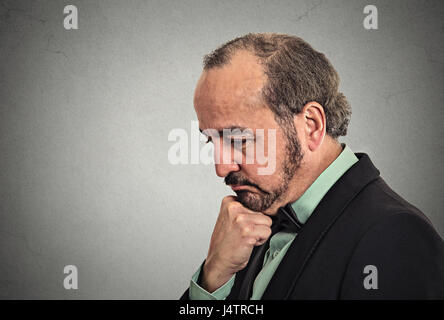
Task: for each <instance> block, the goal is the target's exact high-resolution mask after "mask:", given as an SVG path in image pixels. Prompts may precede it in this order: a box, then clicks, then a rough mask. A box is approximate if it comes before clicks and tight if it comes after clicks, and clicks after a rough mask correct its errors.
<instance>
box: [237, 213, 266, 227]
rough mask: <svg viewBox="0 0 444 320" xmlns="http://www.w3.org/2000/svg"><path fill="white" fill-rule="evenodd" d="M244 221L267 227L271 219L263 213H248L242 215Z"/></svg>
mask: <svg viewBox="0 0 444 320" xmlns="http://www.w3.org/2000/svg"><path fill="white" fill-rule="evenodd" d="M243 220H244V222H246V223H253V224H256V225H264V226H267V227H271V225H272V223H273V220H271V218H270V217H269V216H267V215H265V214H263V213H248V214H245V215H244V219H243Z"/></svg>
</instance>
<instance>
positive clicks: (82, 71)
mask: <svg viewBox="0 0 444 320" xmlns="http://www.w3.org/2000/svg"><path fill="white" fill-rule="evenodd" d="M67 4H74V5H76V6H77V8H78V10H79V29H78V30H70V31H66V30H65V29H64V28H63V18H64V16H63V8H64V6H65V5H67ZM367 4H374V5H376V6H377V8H378V10H379V29H378V30H373V31H369V30H365V29H364V28H363V24H362V22H363V19H364V14H363V8H364V6H365V5H367ZM443 4H444V3H443V2H442V1H438V0H437V1H378V0H376V1H371V2H368V1H356V0H353V1H352V0H350V1H339V0H336V1H331V0H329V1H325V0H324V1H295V0H291V1H177V2H170V1H149V2H148V1H135V0H133V1H0V244H1V245H0V298H42V299H46V298H60V299H78V298H84V299H91V298H97V299H102V298H112V299H114V298H122V299H127V298H135V299H139V298H140V299H162V298H170V299H175V298H177V297H179V296H180V294H181V293H182V291H183V290H184V289H185V288H186V287H187V285H188V282H189V279H190V276H191V275H192V273H193V272H194V271H195V270H196V268H197V267H198V266H199V264H200V263H201V261H202V259H204V258H205V255H206V252H207V248H208V242H209V239H210V235H211V232H212V228H213V225H214V222H215V219H216V217H217V214H218V209H219V205H220V200H221V198H222V197H223V196H225V195H227V194H228V193H229V189H228V188H227V187H226V186H225V185H224V184H223V182H222V180H221V179H220V178H218V177H216V175H215V173H214V168H213V167H212V166H205V165H182V166H174V165H171V164H169V162H168V156H167V155H168V149H169V148H170V146H171V145H172V142H168V139H167V137H168V133H169V132H170V130H171V129H173V128H184V129H186V130H187V131H188V132H189V130H190V129H189V128H190V120H195V119H196V116H195V114H194V110H193V107H192V97H193V90H194V86H195V83H196V81H197V79H198V76H199V74H200V71H201V58H202V56H203V55H204V54H205V53H207V52H209V51H210V50H212V49H214V48H215V47H217V46H218V45H219V44H221V43H222V42H225V41H227V40H229V39H232V38H234V37H235V36H239V35H242V34H244V33H247V32H266V31H269V32H283V33H290V34H295V35H298V36H301V37H302V38H304V39H305V40H307V41H308V42H310V43H311V44H312V45H313V46H314V47H315V48H316V49H318V50H320V51H322V52H324V53H325V54H326V55H327V57H329V58H330V60H331V61H332V63H333V65H334V66H335V67H336V69H337V70H338V72H339V74H340V76H341V79H342V86H341V88H342V91H343V92H344V93H345V94H346V95H347V96H348V98H349V100H350V102H351V104H352V107H353V116H352V121H351V125H350V130H349V134H348V136H347V137H346V138H344V139H342V141H343V142H346V143H348V144H349V145H350V147H351V148H352V150H354V151H355V152H358V151H364V152H367V153H368V154H369V155H370V157H371V158H372V160H373V161H374V163H375V164H376V166H377V167H378V168H379V169H380V171H381V174H382V176H383V177H384V178H385V179H386V181H387V182H388V183H389V184H390V185H391V186H392V187H393V188H394V189H395V190H396V191H397V192H398V193H400V194H401V195H402V196H404V197H405V198H406V199H407V200H408V201H410V202H411V203H413V204H414V205H416V206H417V207H419V208H420V209H421V210H423V211H424V212H425V213H426V215H427V216H428V217H429V218H430V219H431V220H432V221H433V223H434V225H435V227H436V228H437V229H438V230H439V232H440V233H441V235H442V234H444V217H443V209H444V197H443V196H442V190H444V182H443V181H444V180H443V176H442V175H443V171H444V161H443V150H444V142H443V138H442V137H443V133H444V132H443V125H442V123H443V121H444V113H443V106H442V101H443V100H444V90H443V88H442V83H443V80H444V68H443V56H444V40H443V37H442V33H443V31H444V22H443V19H442V17H443V16H444V5H443ZM68 264H74V265H76V266H77V267H78V270H79V289H78V290H65V289H64V288H63V285H62V283H63V278H64V274H63V267H64V266H65V265H68Z"/></svg>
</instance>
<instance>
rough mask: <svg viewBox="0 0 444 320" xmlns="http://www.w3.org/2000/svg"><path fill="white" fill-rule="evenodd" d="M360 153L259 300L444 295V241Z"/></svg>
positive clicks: (237, 283)
mask: <svg viewBox="0 0 444 320" xmlns="http://www.w3.org/2000/svg"><path fill="white" fill-rule="evenodd" d="M356 156H357V157H358V159H359V161H358V162H357V163H355V164H354V165H353V166H352V167H351V168H350V169H349V170H348V171H347V172H346V173H345V174H344V175H343V176H342V177H341V178H340V179H339V180H338V181H337V182H336V183H335V184H334V185H333V187H332V188H331V189H330V190H329V191H328V193H327V194H326V195H325V196H324V198H323V199H322V201H321V202H320V203H319V205H318V206H317V207H316V209H315V210H314V212H313V213H312V215H311V216H310V218H309V219H308V220H307V222H306V223H305V225H304V227H303V228H302V229H301V231H300V232H299V234H298V235H297V237H296V238H295V240H294V241H293V243H292V244H291V246H290V248H289V250H288V251H287V253H286V255H285V257H284V258H283V260H282V261H281V263H280V265H279V267H278V268H277V270H276V272H275V274H274V276H273V277H272V279H271V281H270V282H269V284H268V287H267V288H266V290H265V292H264V294H263V296H262V299H444V243H443V240H442V239H441V238H440V236H439V235H438V233H437V232H436V231H435V230H434V228H433V227H432V225H431V223H430V222H429V220H428V219H427V218H426V217H425V216H424V214H423V213H422V212H421V211H419V210H418V209H417V208H416V207H414V206H413V205H411V204H410V203H408V202H407V201H405V200H404V199H403V198H401V197H400V196H399V195H398V194H396V193H395V192H394V191H393V190H392V189H391V188H390V187H389V186H388V185H387V184H386V183H385V182H384V180H383V179H382V178H381V177H380V175H379V171H378V169H376V168H375V166H374V165H373V163H372V162H371V160H370V158H369V157H368V156H367V154H365V153H356ZM258 250H259V247H256V248H255V249H254V250H253V253H252V257H251V258H250V262H251V261H252V259H253V257H254V256H255V254H257V252H258ZM366 266H374V267H370V268H372V270H371V271H368V270H365V268H366ZM249 267H250V263H249V264H248V265H247V267H246V268H245V269H243V270H241V271H239V272H238V273H237V274H236V278H235V283H234V285H233V288H232V290H231V293H230V295H229V296H228V297H227V300H231V299H239V290H240V287H241V285H242V282H243V281H244V278H245V273H246V272H247V270H248V268H249ZM364 271H365V273H364ZM375 271H376V272H375ZM368 276H371V278H372V281H371V283H372V284H373V286H372V287H373V288H370V289H369V288H368V286H367V288H366V286H365V285H364V282H365V281H368V280H369V278H367V279H366V277H368ZM375 277H376V278H375ZM375 279H376V281H375ZM181 299H188V290H187V291H186V292H185V293H184V294H183V296H182V298H181Z"/></svg>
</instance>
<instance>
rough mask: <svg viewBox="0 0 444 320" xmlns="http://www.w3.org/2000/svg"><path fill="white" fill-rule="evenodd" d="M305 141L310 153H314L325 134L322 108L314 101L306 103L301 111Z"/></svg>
mask: <svg viewBox="0 0 444 320" xmlns="http://www.w3.org/2000/svg"><path fill="white" fill-rule="evenodd" d="M301 115H302V123H303V125H304V132H305V140H306V143H307V147H308V149H310V151H316V150H317V149H318V148H319V146H320V145H321V144H322V142H323V140H324V137H325V134H326V118H325V112H324V108H323V107H322V106H321V105H320V104H319V103H317V102H316V101H310V102H308V103H307V104H306V105H305V106H304V107H303V108H302V111H301Z"/></svg>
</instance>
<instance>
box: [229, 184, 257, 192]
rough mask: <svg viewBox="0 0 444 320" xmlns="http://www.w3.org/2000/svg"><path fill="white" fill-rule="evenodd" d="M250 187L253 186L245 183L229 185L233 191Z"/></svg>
mask: <svg viewBox="0 0 444 320" xmlns="http://www.w3.org/2000/svg"><path fill="white" fill-rule="evenodd" d="M251 188H253V187H252V186H247V185H231V189H232V190H233V191H239V190H248V189H250V190H251Z"/></svg>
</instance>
